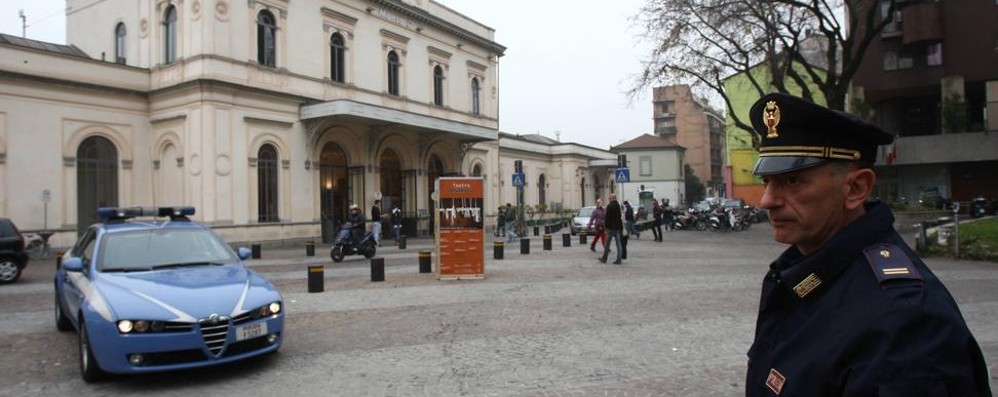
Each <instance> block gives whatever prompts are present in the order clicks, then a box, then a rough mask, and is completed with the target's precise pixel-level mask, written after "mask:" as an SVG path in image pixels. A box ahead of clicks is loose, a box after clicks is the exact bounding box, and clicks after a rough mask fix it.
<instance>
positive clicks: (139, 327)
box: [134, 320, 149, 332]
mask: <svg viewBox="0 0 998 397" xmlns="http://www.w3.org/2000/svg"><path fill="white" fill-rule="evenodd" d="M134 327H135V332H146V331H148V330H149V322H148V321H145V320H139V321H136V322H135V325H134Z"/></svg>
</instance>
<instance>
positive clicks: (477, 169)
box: [471, 164, 482, 176]
mask: <svg viewBox="0 0 998 397" xmlns="http://www.w3.org/2000/svg"><path fill="white" fill-rule="evenodd" d="M471 176H482V165H481V164H475V167H474V168H472V169H471Z"/></svg>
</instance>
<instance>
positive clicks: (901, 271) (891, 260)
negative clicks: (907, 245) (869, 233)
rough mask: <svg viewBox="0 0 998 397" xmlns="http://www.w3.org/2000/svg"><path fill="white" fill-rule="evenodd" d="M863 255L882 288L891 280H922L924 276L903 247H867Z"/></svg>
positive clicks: (879, 245)
mask: <svg viewBox="0 0 998 397" xmlns="http://www.w3.org/2000/svg"><path fill="white" fill-rule="evenodd" d="M863 254H864V255H866V261H867V262H869V263H870V268H871V269H873V274H874V275H876V276H877V281H878V282H880V285H881V286H884V285H885V283H886V282H888V281H891V280H918V281H921V280H922V274H921V273H919V272H918V269H917V268H915V265H914V263H912V261H911V258H909V257H908V255H907V254H905V252H904V250H902V249H901V247H898V246H896V245H893V244H877V245H874V246H870V247H867V248H866V249H865V250H863Z"/></svg>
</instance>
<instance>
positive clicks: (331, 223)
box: [319, 142, 349, 243]
mask: <svg viewBox="0 0 998 397" xmlns="http://www.w3.org/2000/svg"><path fill="white" fill-rule="evenodd" d="M348 194H349V185H348V184H347V156H346V153H344V152H343V149H342V148H340V146H339V145H337V144H335V143H332V142H329V143H326V144H325V145H324V146H323V147H322V153H321V154H320V155H319V202H320V203H319V208H320V215H321V218H322V219H321V220H322V241H323V242H324V243H331V242H333V241H334V240H335V239H336V233H337V230H336V223H337V222H338V221H341V220H343V219H345V218H346V213H347V204H348V203H347V201H348V199H347V196H348Z"/></svg>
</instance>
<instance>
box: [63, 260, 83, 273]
mask: <svg viewBox="0 0 998 397" xmlns="http://www.w3.org/2000/svg"><path fill="white" fill-rule="evenodd" d="M62 268H63V270H65V271H67V272H82V271H83V260H82V259H80V258H77V257H71V258H66V259H63V260H62Z"/></svg>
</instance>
